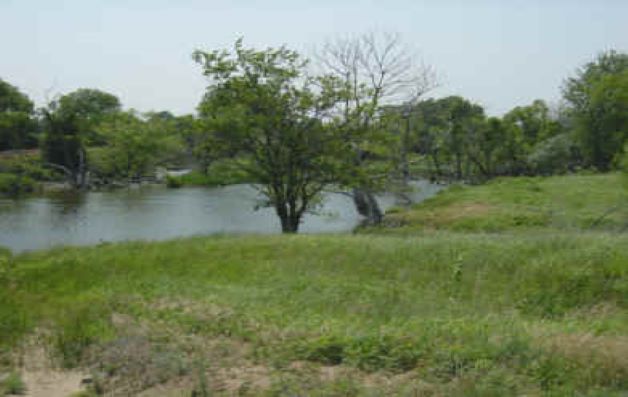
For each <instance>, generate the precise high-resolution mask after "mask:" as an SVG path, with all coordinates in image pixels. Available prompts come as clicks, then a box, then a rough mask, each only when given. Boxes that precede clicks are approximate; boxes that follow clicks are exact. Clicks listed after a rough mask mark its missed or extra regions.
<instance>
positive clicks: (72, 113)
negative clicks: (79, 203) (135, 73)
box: [41, 88, 121, 188]
mask: <svg viewBox="0 0 628 397" xmlns="http://www.w3.org/2000/svg"><path fill="white" fill-rule="evenodd" d="M120 107H121V106H120V101H119V100H118V98H116V97H115V96H114V95H112V94H109V93H106V92H103V91H100V90H95V89H86V88H82V89H79V90H76V91H74V92H71V93H69V94H66V95H63V96H61V97H59V98H58V99H55V100H53V101H51V102H50V103H49V104H48V106H47V107H46V108H44V109H42V110H41V112H42V115H43V129H44V139H43V144H42V154H43V158H44V160H45V162H46V164H47V165H48V166H50V167H53V168H57V169H60V170H62V171H63V172H64V173H65V175H66V177H67V178H68V180H69V181H70V182H71V183H72V185H73V186H75V187H76V188H84V187H86V186H87V183H88V180H87V174H88V171H89V168H88V158H87V154H88V153H87V150H86V147H87V146H89V145H103V144H105V141H104V139H103V138H102V137H101V136H99V134H98V132H97V126H98V125H99V124H100V123H102V122H103V121H104V120H105V119H106V118H107V117H112V116H114V115H116V114H117V113H118V112H119V111H120Z"/></svg>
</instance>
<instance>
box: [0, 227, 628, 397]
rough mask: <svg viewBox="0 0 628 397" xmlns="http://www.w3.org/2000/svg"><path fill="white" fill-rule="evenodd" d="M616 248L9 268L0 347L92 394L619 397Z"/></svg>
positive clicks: (89, 257) (365, 250) (115, 254)
mask: <svg viewBox="0 0 628 397" xmlns="http://www.w3.org/2000/svg"><path fill="white" fill-rule="evenodd" d="M626 247H628V241H627V240H626V239H625V238H624V237H614V236H610V235H607V234H587V235H574V234H556V235H553V236H551V237H548V236H547V235H534V234H526V235H523V236H521V235H518V236H508V235H505V236H502V237H499V238H495V237H490V236H486V235H456V234H441V235H436V236H433V237H424V238H421V239H400V238H396V237H381V236H342V237H339V236H333V237H332V236H318V237H313V236H308V237H305V236H303V237H292V238H288V237H255V238H249V237H240V238H236V237H233V238H221V237H215V238H202V239H201V238H197V239H189V240H179V241H173V242H167V243H152V244H148V243H129V244H118V245H110V246H101V247H94V248H80V249H59V250H56V251H53V252H45V253H44V252H42V253H35V254H28V255H21V256H18V257H16V258H14V259H13V260H12V261H13V265H12V266H13V270H12V271H11V273H10V275H9V276H8V278H7V279H6V281H4V283H5V286H4V288H3V289H2V292H1V293H2V300H1V302H2V304H1V306H0V312H1V313H2V319H3V321H2V324H3V325H10V326H8V327H7V326H4V327H3V328H2V330H1V331H2V338H1V340H2V343H3V346H4V348H5V349H6V348H10V346H12V345H14V343H16V342H15V341H18V340H20V339H22V338H24V337H25V335H26V334H27V333H29V332H33V331H35V330H39V331H40V332H43V330H44V329H45V330H47V331H45V333H44V335H49V337H47V338H48V340H49V341H50V345H49V346H50V349H52V350H51V351H52V352H53V353H54V355H55V357H57V358H58V359H59V361H60V362H61V363H62V364H63V365H65V366H69V367H72V366H77V365H80V366H83V367H86V368H89V369H90V370H91V371H92V372H93V373H94V377H95V378H98V379H99V382H100V386H99V387H101V388H102V389H103V390H104V391H105V392H114V391H117V392H118V393H121V392H122V393H123V392H124V391H129V390H131V389H129V388H131V387H136V389H132V390H133V392H138V391H139V390H141V389H143V388H148V387H150V386H152V385H154V384H157V383H161V382H167V381H171V382H173V384H177V385H178V386H177V387H179V388H181V387H189V389H190V390H191V389H192V388H194V385H195V383H196V379H197V374H196V373H195V372H196V371H193V370H192V369H193V368H195V366H196V365H198V363H199V362H203V363H204V364H203V365H205V366H206V368H207V369H206V371H205V372H204V373H203V376H205V377H207V379H208V381H207V383H206V386H205V387H207V388H210V387H215V389H214V390H213V391H214V392H219V391H220V390H221V387H220V386H218V385H220V384H221V382H224V381H225V377H226V376H228V374H229V373H238V374H240V375H239V376H238V379H239V380H241V381H242V383H240V384H238V385H237V386H236V387H237V388H240V389H241V390H245V388H246V385H245V384H244V383H245V381H246V380H247V379H249V381H257V382H260V384H264V385H266V386H265V387H264V388H261V389H260V388H257V387H255V388H253V389H249V392H248V394H251V395H259V394H260V393H262V392H265V393H267V394H269V395H284V394H286V393H296V394H302V393H311V392H314V391H315V390H321V389H322V390H329V394H331V395H345V394H346V393H349V394H352V395H355V394H362V393H365V394H366V393H368V392H369V389H370V393H375V394H382V393H383V394H389V395H390V394H403V393H407V392H413V391H414V392H417V393H419V392H423V393H428V392H431V393H434V394H437V395H470V394H475V395H504V394H507V395H513V394H515V395H516V394H528V395H542V394H553V395H571V394H582V395H613V393H615V394H616V395H619V394H620V392H621V391H625V390H626V388H627V387H628V384H626V379H628V366H627V365H628V363H626V360H625V357H626V353H627V352H626V351H625V340H624V339H625V335H626V332H627V331H628V329H627V328H626V324H628V323H627V322H626V319H625V314H624V313H625V310H626V309H627V308H626V306H625V299H624V297H625V296H626V294H628V290H627V289H626V283H625V279H626V276H627V274H626V271H627V268H626V263H628V251H627V250H626ZM42 327H43V329H42ZM251 368H253V369H251ZM141 371H144V372H141ZM255 371H257V372H255ZM255 373H257V375H256V376H255ZM325 373H329V374H331V375H329V376H325V375H324V374H325ZM260 377H261V378H262V380H260V379H259V378H260ZM341 382H347V383H341ZM182 385H183V386H182ZM185 385H187V386H185ZM336 388H339V389H336ZM345 388H349V390H350V392H349V391H347V390H345ZM222 391H223V392H225V394H228V393H229V392H234V390H229V389H228V390H226V391H225V390H224V389H222ZM243 393H244V394H246V393H245V392H243ZM596 393H597V394H596Z"/></svg>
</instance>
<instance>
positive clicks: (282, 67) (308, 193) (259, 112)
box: [194, 40, 342, 233]
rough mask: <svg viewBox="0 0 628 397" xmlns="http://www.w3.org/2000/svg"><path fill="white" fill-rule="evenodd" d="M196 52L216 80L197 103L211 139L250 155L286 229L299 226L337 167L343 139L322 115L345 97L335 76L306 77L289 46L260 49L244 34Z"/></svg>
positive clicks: (252, 169) (253, 171)
mask: <svg viewBox="0 0 628 397" xmlns="http://www.w3.org/2000/svg"><path fill="white" fill-rule="evenodd" d="M194 59H195V60H196V61H197V62H198V63H199V64H200V65H201V67H202V68H203V74H204V75H205V76H207V77H208V78H210V79H211V80H212V82H213V84H212V85H211V86H210V88H209V89H208V91H207V93H206V95H205V98H204V99H203V101H202V103H201V104H200V106H199V113H200V114H201V117H202V119H203V125H204V128H205V129H206V130H208V131H210V132H211V144H212V146H213V147H214V149H215V150H217V151H219V152H222V153H223V155H225V156H228V155H234V154H241V155H244V156H245V157H247V158H248V159H250V164H249V165H248V166H243V167H242V169H243V170H245V172H246V173H247V174H248V175H249V176H250V178H251V179H252V180H255V181H258V182H259V183H260V184H261V185H262V186H263V187H262V190H261V191H262V194H264V196H265V197H266V198H267V200H268V206H270V207H273V208H275V211H276V213H277V216H278V217H279V218H280V220H281V225H282V230H283V231H284V232H286V233H294V232H296V231H297V230H298V227H299V224H300V221H301V218H302V216H303V215H304V214H305V213H306V212H307V211H309V210H310V209H312V207H313V205H314V204H315V203H316V202H317V197H318V195H319V193H320V192H321V190H322V189H323V188H324V187H325V186H326V185H328V184H330V183H332V182H334V175H335V173H336V172H337V168H338V165H337V158H336V157H334V155H335V154H336V153H338V152H340V149H341V146H342V142H341V141H340V140H339V139H338V137H337V136H336V135H335V134H334V133H333V131H332V130H331V128H329V126H328V125H325V124H324V123H323V122H322V120H321V119H320V118H318V117H316V116H317V115H321V114H322V113H323V112H325V111H326V110H328V109H329V108H330V107H331V106H333V105H334V104H335V102H336V101H337V100H338V99H339V98H338V96H337V94H336V92H335V85H334V80H333V79H329V78H319V79H315V80H314V79H311V78H308V77H307V76H306V74H305V69H304V67H305V62H304V61H302V60H301V59H300V57H299V55H298V54H297V53H296V52H294V51H291V50H288V49H286V48H285V47H281V48H278V49H272V48H271V49H267V50H265V51H256V50H254V49H247V48H244V47H243V45H242V40H238V41H237V42H236V44H235V47H234V51H233V54H230V53H229V52H227V51H213V52H202V51H196V52H195V53H194ZM314 83H317V84H318V86H319V87H322V90H318V89H315V88H314V87H315V85H314Z"/></svg>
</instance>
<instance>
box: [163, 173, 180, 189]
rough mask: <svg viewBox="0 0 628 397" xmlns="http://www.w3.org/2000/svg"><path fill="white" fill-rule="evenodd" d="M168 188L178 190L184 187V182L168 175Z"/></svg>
mask: <svg viewBox="0 0 628 397" xmlns="http://www.w3.org/2000/svg"><path fill="white" fill-rule="evenodd" d="M166 186H167V187H169V188H171V189H178V188H180V187H181V186H183V181H182V180H181V178H180V177H176V176H172V175H166Z"/></svg>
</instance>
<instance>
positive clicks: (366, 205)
mask: <svg viewBox="0 0 628 397" xmlns="http://www.w3.org/2000/svg"><path fill="white" fill-rule="evenodd" d="M353 202H354V203H355V208H356V209H357V210H358V213H359V214H360V215H362V216H364V217H365V218H366V219H365V221H364V224H366V225H378V224H380V223H381V222H382V210H381V209H380V208H379V204H378V203H377V200H375V196H374V195H373V193H371V192H370V191H368V190H363V189H359V188H355V189H353Z"/></svg>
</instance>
